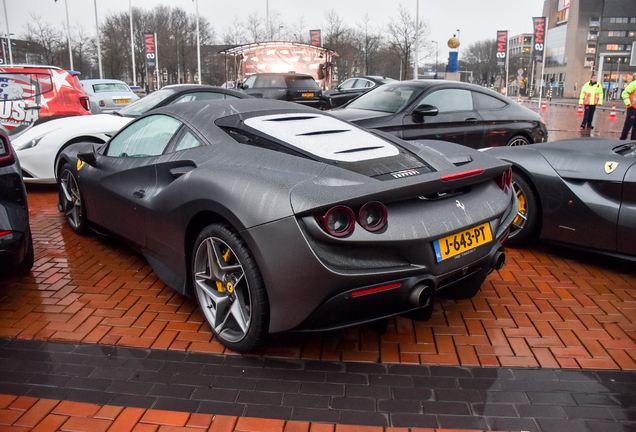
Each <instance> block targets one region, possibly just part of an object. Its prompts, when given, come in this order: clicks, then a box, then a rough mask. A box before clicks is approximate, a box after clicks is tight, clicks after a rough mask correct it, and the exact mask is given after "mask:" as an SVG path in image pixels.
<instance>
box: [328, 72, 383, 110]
mask: <svg viewBox="0 0 636 432" xmlns="http://www.w3.org/2000/svg"><path fill="white" fill-rule="evenodd" d="M394 81H395V80H394V79H393V78H387V77H381V76H358V77H353V78H349V79H348V80H346V81H345V82H343V83H342V84H339V85H337V86H335V87H332V88H331V89H329V90H325V91H323V92H322V105H321V107H320V108H322V109H324V110H326V109H332V108H337V107H339V106H341V105H344V104H346V103H347V102H349V101H350V100H352V99H355V98H357V97H358V96H360V95H361V94H364V93H366V92H368V91H369V90H371V89H372V88H375V87H377V86H381V85H382V84H387V83H390V82H394Z"/></svg>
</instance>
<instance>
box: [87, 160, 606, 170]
mask: <svg viewBox="0 0 636 432" xmlns="http://www.w3.org/2000/svg"><path fill="white" fill-rule="evenodd" d="M85 163H86V162H84V161H81V160H79V159H78V160H77V170H78V171H79V170H81V169H82V167H83V166H84V164H85ZM605 171H607V165H606V166H605Z"/></svg>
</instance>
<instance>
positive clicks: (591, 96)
mask: <svg viewBox="0 0 636 432" xmlns="http://www.w3.org/2000/svg"><path fill="white" fill-rule="evenodd" d="M579 105H583V106H584V109H585V111H584V114H583V123H581V128H582V129H585V127H588V128H590V129H594V126H592V120H594V111H596V105H603V86H601V84H600V83H597V82H596V75H592V78H591V79H590V81H589V82H587V83H585V85H584V86H583V88H582V89H581V96H580V97H579Z"/></svg>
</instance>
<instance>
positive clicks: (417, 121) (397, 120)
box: [332, 80, 548, 148]
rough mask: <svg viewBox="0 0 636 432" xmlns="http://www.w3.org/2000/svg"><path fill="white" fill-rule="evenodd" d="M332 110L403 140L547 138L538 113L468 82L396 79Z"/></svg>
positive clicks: (477, 142)
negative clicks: (396, 80) (397, 80)
mask: <svg viewBox="0 0 636 432" xmlns="http://www.w3.org/2000/svg"><path fill="white" fill-rule="evenodd" d="M332 114H333V115H335V116H336V117H338V118H341V119H343V120H348V121H351V122H353V123H355V124H357V125H359V126H363V127H366V128H371V129H377V130H381V131H384V132H387V133H390V134H392V135H395V136H397V137H399V138H402V139H405V140H418V139H441V140H446V141H451V142H454V143H457V144H462V145H466V146H468V147H472V148H483V147H493V146H506V145H508V146H517V145H525V144H532V143H538V142H544V141H547V137H548V131H547V129H546V127H545V123H544V121H543V119H542V118H541V116H540V115H539V114H537V113H535V112H534V111H531V110H530V109H528V108H526V107H523V106H521V105H519V104H516V103H513V102H512V101H511V100H510V99H508V98H506V97H504V96H502V95H500V94H499V93H496V92H494V91H492V90H488V89H485V88H483V87H479V86H477V85H473V84H467V83H462V82H456V81H444V80H418V81H399V82H395V83H389V84H385V85H383V86H380V87H377V88H375V89H373V90H371V91H369V92H368V93H365V94H363V95H362V96H360V97H359V98H357V99H356V100H354V101H352V102H350V103H349V104H348V105H347V106H345V107H342V108H340V109H335V110H333V111H332Z"/></svg>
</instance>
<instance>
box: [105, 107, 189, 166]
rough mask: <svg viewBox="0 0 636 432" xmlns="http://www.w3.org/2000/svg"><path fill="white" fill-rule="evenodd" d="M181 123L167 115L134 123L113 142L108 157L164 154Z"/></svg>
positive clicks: (109, 147) (107, 150) (109, 146)
mask: <svg viewBox="0 0 636 432" xmlns="http://www.w3.org/2000/svg"><path fill="white" fill-rule="evenodd" d="M180 126H181V122H180V121H178V120H175V119H173V118H172V117H168V116H167V115H161V114H157V115H153V116H148V117H145V118H143V119H141V120H139V121H136V122H134V123H133V124H131V125H130V126H128V127H127V128H125V129H124V130H122V131H121V132H120V133H119V134H117V135H116V136H115V137H114V138H113V139H112V140H110V142H109V144H108V147H107V148H106V152H105V153H104V154H105V155H106V156H112V157H148V156H157V155H160V154H162V153H163V151H164V150H165V148H166V146H167V145H168V143H169V142H170V140H171V139H172V136H173V135H174V134H175V132H176V131H177V130H178V129H179V127H180Z"/></svg>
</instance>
